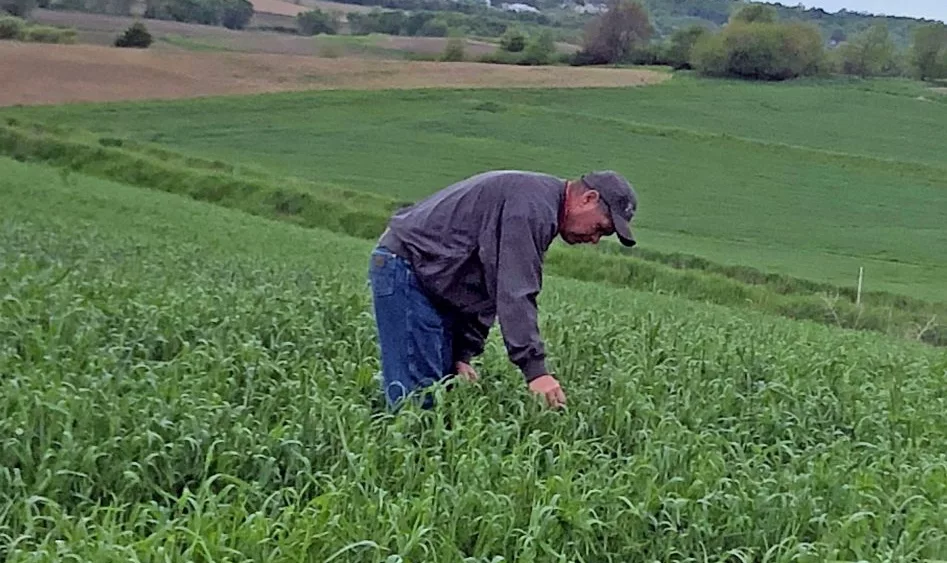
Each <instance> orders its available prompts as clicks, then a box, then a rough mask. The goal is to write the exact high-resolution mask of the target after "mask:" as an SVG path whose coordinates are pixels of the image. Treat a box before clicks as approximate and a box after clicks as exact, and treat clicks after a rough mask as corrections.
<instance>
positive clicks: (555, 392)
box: [529, 375, 566, 408]
mask: <svg viewBox="0 0 947 563" xmlns="http://www.w3.org/2000/svg"><path fill="white" fill-rule="evenodd" d="M529 390H530V391H532V392H533V393H535V394H537V395H542V396H543V397H544V398H545V399H546V403H547V404H548V405H549V406H550V407H553V408H561V407H564V406H565V405H566V395H565V393H563V392H562V387H560V386H559V382H558V381H557V380H556V378H555V377H553V376H551V375H542V376H540V377H537V378H536V379H534V380H532V381H531V382H530V383H529Z"/></svg>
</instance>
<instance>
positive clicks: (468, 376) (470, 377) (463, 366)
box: [454, 362, 480, 382]
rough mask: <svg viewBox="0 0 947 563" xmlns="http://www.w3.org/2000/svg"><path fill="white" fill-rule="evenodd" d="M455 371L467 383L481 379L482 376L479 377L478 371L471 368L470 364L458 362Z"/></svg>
mask: <svg viewBox="0 0 947 563" xmlns="http://www.w3.org/2000/svg"><path fill="white" fill-rule="evenodd" d="M454 369H455V370H456V371H457V375H458V376H459V377H460V378H461V379H464V380H465V381H470V382H474V381H477V380H478V379H480V376H479V375H477V370H475V369H474V368H472V367H470V364H467V363H464V362H457V363H456V364H455V365H454Z"/></svg>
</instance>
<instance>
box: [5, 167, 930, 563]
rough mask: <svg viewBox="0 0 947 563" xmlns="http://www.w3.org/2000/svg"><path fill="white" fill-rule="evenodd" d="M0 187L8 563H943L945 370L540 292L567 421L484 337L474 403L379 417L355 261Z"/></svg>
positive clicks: (658, 304) (329, 243) (175, 202)
mask: <svg viewBox="0 0 947 563" xmlns="http://www.w3.org/2000/svg"><path fill="white" fill-rule="evenodd" d="M0 174H2V177H3V178H4V180H5V181H4V183H3V184H2V187H0V295H2V296H3V299H2V301H0V306H2V307H3V309H2V310H3V314H2V315H0V336H2V338H0V370H2V372H3V373H4V377H3V378H2V379H0V412H2V413H3V415H2V416H0V436H4V438H3V440H4V442H3V444H4V447H3V448H0V466H2V467H4V468H7V469H8V470H5V471H0V506H2V507H3V509H2V510H0V537H4V538H9V539H10V540H11V541H5V542H2V543H0V546H2V547H0V556H2V557H3V558H4V560H6V561H11V562H19V561H27V560H29V561H35V560H51V559H63V558H69V557H74V558H77V559H81V560H96V561H104V560H123V561H124V560H129V559H135V558H138V559H143V560H144V559H149V558H154V557H156V555H157V556H160V557H161V558H166V559H172V560H177V559H181V560H196V559H200V560H220V559H230V560H236V559H240V560H244V559H252V560H264V559H265V560H268V561H276V562H281V561H298V560H300V559H301V558H311V559H317V560H320V561H322V560H328V559H330V558H332V557H335V559H334V560H336V561H338V560H346V561H392V560H406V561H416V560H424V561H432V562H440V561H458V560H466V561H475V562H484V563H485V562H488V561H496V560H497V558H503V559H506V560H514V559H515V560H540V559H555V560H560V559H562V560H616V561H619V560H621V561H626V560H632V559H640V558H646V559H648V560H669V559H694V560H698V559H700V560H703V559H705V558H706V557H707V556H708V554H714V555H719V556H720V558H721V560H724V559H726V560H730V559H734V558H736V559H742V560H764V559H765V560H769V561H777V562H789V561H812V562H814V561H825V560H871V559H885V560H923V559H935V558H937V557H939V556H940V554H941V553H943V552H944V551H945V550H947V535H945V533H944V531H943V527H942V526H941V523H942V522H943V521H944V519H945V518H947V512H945V510H947V508H945V506H944V504H943V503H942V502H939V499H941V498H943V496H944V495H945V494H947V490H945V483H947V473H945V466H947V465H945V460H944V456H943V454H942V453H941V452H943V451H944V450H945V448H947V414H945V413H947V408H945V406H947V405H945V401H947V395H945V392H944V388H943V385H942V384H941V383H942V380H943V377H944V376H945V373H947V356H945V355H944V353H943V352H942V351H934V350H931V349H929V348H926V347H922V346H919V345H912V344H909V343H903V342H894V341H890V340H888V339H885V338H881V337H875V336H872V335H868V334H864V333H849V332H844V331H837V330H832V329H829V328H827V327H823V326H819V325H815V324H812V323H797V322H791V321H787V320H784V319H777V318H770V317H766V316H763V315H758V314H755V313H751V312H740V313H735V312H734V311H732V310H728V309H725V308H720V307H713V306H707V305H699V304H695V303H692V302H688V301H685V300H679V299H674V298H668V297H664V296H659V295H653V294H645V293H635V292H627V291H621V290H614V289H609V288H607V287H604V286H601V285H599V284H596V283H583V282H577V281H571V280H564V279H561V278H557V277H555V276H551V277H549V278H547V283H546V287H545V289H544V292H543V295H542V297H541V306H542V309H541V310H542V315H541V323H542V330H543V333H544V335H545V337H546V339H547V342H548V343H549V350H550V353H551V359H552V361H553V362H554V365H555V366H556V369H557V373H559V375H560V377H561V379H562V381H563V383H564V385H566V388H567V390H568V393H569V399H570V402H569V408H568V410H567V411H566V412H563V413H553V412H549V411H546V410H545V409H543V408H541V407H540V406H539V405H537V404H536V403H534V402H532V401H531V400H530V398H529V397H528V396H527V393H526V391H525V388H524V385H523V383H522V380H521V379H520V376H519V374H517V373H516V372H515V370H514V369H512V368H511V367H510V365H509V363H508V362H507V361H506V359H505V355H504V353H503V348H502V344H501V342H500V340H499V336H498V334H497V332H496V331H494V333H493V334H492V336H491V339H490V342H489V346H488V349H487V353H486V355H485V357H484V358H483V359H482V360H483V361H482V365H480V366H479V367H480V368H481V373H482V376H483V378H482V382H481V383H479V384H478V385H464V386H461V387H458V388H456V389H454V390H453V391H451V392H450V393H447V394H443V395H442V397H441V402H440V406H439V409H438V410H437V411H435V412H430V413H419V412H417V411H416V410H415V409H413V408H409V409H407V410H406V411H403V412H402V413H401V414H400V415H399V416H391V415H388V414H384V413H383V412H381V411H380V410H379V408H378V405H377V399H378V395H377V392H378V391H377V388H376V387H375V383H374V382H373V381H372V375H373V373H374V371H375V370H376V369H377V367H378V365H377V360H376V352H375V348H374V347H375V341H374V335H373V327H372V323H371V318H370V307H369V295H368V291H367V287H366V286H365V273H366V270H367V265H368V259H367V256H368V253H369V251H370V249H371V242H370V241H363V240H358V239H352V238H348V237H343V236H338V235H336V234H333V233H328V232H319V231H313V230H310V229H302V228H298V227H296V226H292V225H287V224H284V223H279V222H273V221H268V220H264V219H262V218H257V217H252V216H249V215H246V214H242V213H239V212H236V211H231V210H226V209H223V208H220V207H217V206H214V205H210V204H207V203H202V202H193V201H188V200H186V199H184V198H180V197H177V196H173V195H169V194H164V193H159V192H153V191H148V190H141V189H140V188H130V187H125V186H121V185H118V184H114V183H111V182H106V181H102V180H93V179H88V178H84V177H77V178H75V183H74V184H67V183H65V182H63V181H62V179H61V178H60V176H59V173H58V172H57V171H55V170H50V169H47V168H44V167H42V166H38V165H27V164H20V163H16V162H14V161H12V160H9V159H5V158H0ZM14 539H15V541H12V540H14ZM392 558H394V559H392Z"/></svg>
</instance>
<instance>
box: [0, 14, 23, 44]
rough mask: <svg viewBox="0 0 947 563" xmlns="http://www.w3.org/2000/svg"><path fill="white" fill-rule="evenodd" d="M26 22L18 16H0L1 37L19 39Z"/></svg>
mask: <svg viewBox="0 0 947 563" xmlns="http://www.w3.org/2000/svg"><path fill="white" fill-rule="evenodd" d="M25 27H26V22H25V21H24V20H22V19H20V18H18V17H16V16H5V17H0V39H19V38H20V37H21V36H22V35H23V29H24V28H25Z"/></svg>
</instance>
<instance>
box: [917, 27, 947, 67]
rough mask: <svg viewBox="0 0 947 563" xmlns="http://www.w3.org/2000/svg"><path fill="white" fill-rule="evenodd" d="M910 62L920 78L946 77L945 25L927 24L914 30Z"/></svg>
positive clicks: (946, 29)
mask: <svg viewBox="0 0 947 563" xmlns="http://www.w3.org/2000/svg"><path fill="white" fill-rule="evenodd" d="M911 63H912V64H913V66H914V70H915V72H916V73H917V76H918V77H919V78H920V79H921V80H939V79H944V78H947V25H944V24H942V23H935V24H929V25H925V26H922V27H919V28H917V29H916V30H915V31H914V43H913V45H912V46H911Z"/></svg>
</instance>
